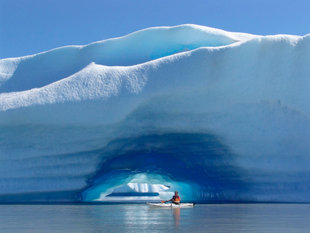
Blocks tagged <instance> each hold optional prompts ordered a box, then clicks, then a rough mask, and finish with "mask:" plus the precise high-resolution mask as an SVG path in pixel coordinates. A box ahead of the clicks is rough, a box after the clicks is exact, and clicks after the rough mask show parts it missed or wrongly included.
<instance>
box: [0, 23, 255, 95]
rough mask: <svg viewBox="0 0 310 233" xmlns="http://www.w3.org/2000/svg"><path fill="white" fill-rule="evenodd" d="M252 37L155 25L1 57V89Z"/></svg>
mask: <svg viewBox="0 0 310 233" xmlns="http://www.w3.org/2000/svg"><path fill="white" fill-rule="evenodd" d="M251 37H253V36H252V35H249V34H242V33H229V32H225V31H223V30H219V29H213V28H209V27H203V26H197V25H180V26H175V27H155V28H149V29H144V30H141V31H138V32H134V33H131V34H129V35H127V36H124V37H119V38H115V39H108V40H104V41H98V42H95V43H91V44H89V45H85V46H65V47H61V48H57V49H53V50H50V51H47V52H43V53H39V54H35V55H31V56H25V57H20V58H9V59H2V60H0V92H8V91H21V90H27V89H31V88H35V87H42V86H44V85H47V84H50V83H52V82H54V81H57V80H60V79H63V78H66V77H68V76H70V75H72V74H74V73H76V72H78V71H80V70H82V69H83V68H84V67H86V66H87V65H89V64H90V63H91V62H95V63H97V64H101V65H108V66H128V65H134V64H139V63H143V62H146V61H150V60H153V59H157V58H160V57H164V56H169V55H171V54H175V53H178V52H182V51H188V50H192V49H195V48H199V47H203V46H207V47H216V46H223V45H228V44H231V43H234V42H236V41H240V40H244V39H248V38H251ZM1 86H2V87H1Z"/></svg>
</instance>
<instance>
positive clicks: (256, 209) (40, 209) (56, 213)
mask: <svg viewBox="0 0 310 233" xmlns="http://www.w3.org/2000/svg"><path fill="white" fill-rule="evenodd" d="M309 219H310V205H304V204H219V205H196V206H195V207H194V208H188V209H185V208H184V209H163V208H156V207H149V206H146V205H0V232H1V233H7V232H10V233H12V232H14V233H19V232H23V233H25V232H26V233H27V232H31V233H36V232H40V233H42V232H43V233H44V232H48V233H51V232H57V233H62V232H66V233H70V232H74V233H82V232H83V233H84V232H85V233H100V232H113V233H114V232H161V233H162V232H238V233H240V232H252V233H253V232H260V233H262V232H270V233H275V232H281V233H284V232H294V233H298V232H310V221H309Z"/></svg>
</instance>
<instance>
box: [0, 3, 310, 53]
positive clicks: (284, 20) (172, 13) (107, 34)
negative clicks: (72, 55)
mask: <svg viewBox="0 0 310 233" xmlns="http://www.w3.org/2000/svg"><path fill="white" fill-rule="evenodd" d="M309 12H310V1H309V0H213V1H208V0H171V1H169V0H0V58H6V57H16V56H23V55H29V54H34V53H38V52H41V51H45V50H49V49H52V48H56V47H60V46H64V45H71V44H88V43H90V42H93V41H98V40H103V39H107V38H112V37H118V36H122V35H126V34H128V33H130V32H133V31H136V30H139V29H143V28H146V27H152V26H163V25H178V24H183V23H194V24H200V25H206V26H211V27H216V28H221V29H224V30H229V31H240V32H248V33H254V34H279V33H281V34H282V33H285V34H297V35H304V34H307V33H310V13H309Z"/></svg>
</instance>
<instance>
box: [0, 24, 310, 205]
mask: <svg viewBox="0 0 310 233" xmlns="http://www.w3.org/2000/svg"><path fill="white" fill-rule="evenodd" d="M309 67H310V35H306V36H291V35H273V36H272V35H271V36H256V35H249V34H242V33H232V32H225V31H222V30H218V29H211V28H208V27H203V26H197V25H181V26H176V27H159V28H151V29H145V30H142V31H139V32H136V33H132V34H130V35H128V36H125V37H121V38H116V39H111V40H106V41H101V42H95V43H92V44H90V45H86V46H67V47H62V48H58V49H55V50H51V51H47V52H43V53H40V54H37V55H31V56H26V57H21V58H8V59H2V60H0V85H1V86H0V90H1V93H0V139H1V140H0V160H1V161H0V201H12V200H15V201H29V200H31V201H40V200H41V201H42V200H43V201H55V200H58V201H92V200H103V199H104V197H105V196H106V194H107V193H109V192H111V191H112V190H114V189H115V188H117V187H122V186H123V185H125V187H126V184H128V183H132V182H136V183H147V184H149V185H155V184H162V185H168V186H169V187H171V190H172V191H173V190H179V192H180V194H181V195H182V200H198V201H210V200H215V201H216V200H219V201H222V200H228V201H236V200H237V201H310V199H309V196H310V195H309V193H310V186H309V182H308V180H309V178H310V169H309V167H310V146H309V138H310V133H309V132H310V101H309V100H310V95H309V89H310V78H309V77H310V68H309ZM135 177H140V178H139V179H138V178H135ZM141 177H142V178H141ZM135 179H136V180H135ZM137 179H138V180H137ZM12 194H14V195H12ZM183 197H184V198H183Z"/></svg>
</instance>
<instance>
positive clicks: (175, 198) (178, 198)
mask: <svg viewBox="0 0 310 233" xmlns="http://www.w3.org/2000/svg"><path fill="white" fill-rule="evenodd" d="M172 199H173V201H175V202H180V201H181V198H180V196H173V198H172Z"/></svg>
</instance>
